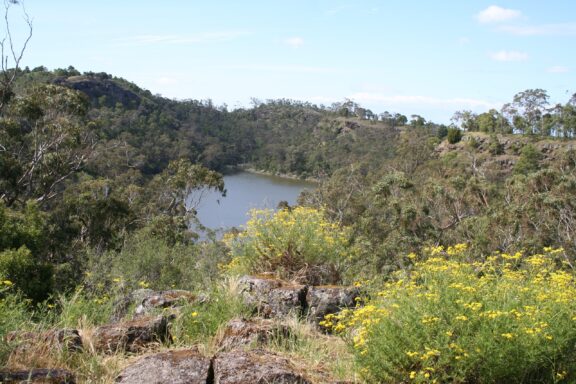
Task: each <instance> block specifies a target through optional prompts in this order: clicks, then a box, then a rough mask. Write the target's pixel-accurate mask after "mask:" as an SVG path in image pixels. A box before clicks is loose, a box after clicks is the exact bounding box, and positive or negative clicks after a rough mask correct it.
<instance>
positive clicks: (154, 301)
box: [136, 289, 206, 316]
mask: <svg viewBox="0 0 576 384" xmlns="http://www.w3.org/2000/svg"><path fill="white" fill-rule="evenodd" d="M197 300H201V301H205V300H206V299H205V298H199V297H198V296H196V295H194V294H193V293H192V292H190V291H185V290H181V289H173V290H169V291H158V292H152V294H150V295H148V296H146V297H145V298H144V299H142V301H141V302H140V305H138V307H136V316H142V315H148V314H150V312H151V311H152V310H154V309H156V308H173V307H177V306H178V305H182V304H186V303H191V302H194V301H197Z"/></svg>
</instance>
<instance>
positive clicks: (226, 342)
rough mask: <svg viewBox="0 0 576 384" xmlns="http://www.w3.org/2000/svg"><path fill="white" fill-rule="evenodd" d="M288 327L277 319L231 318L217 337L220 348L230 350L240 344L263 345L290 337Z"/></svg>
mask: <svg viewBox="0 0 576 384" xmlns="http://www.w3.org/2000/svg"><path fill="white" fill-rule="evenodd" d="M291 334H292V332H291V329H290V327H288V326H287V325H285V324H282V323H280V322H278V321H274V320H270V319H262V318H253V319H233V320H230V321H229V322H228V324H226V327H225V328H224V331H223V332H222V334H221V335H219V337H218V341H217V345H218V347H219V348H220V349H221V350H231V349H234V348H238V347H242V346H259V347H261V346H263V345H265V344H268V343H269V342H271V341H273V340H274V339H276V340H278V339H282V338H287V337H290V335H291Z"/></svg>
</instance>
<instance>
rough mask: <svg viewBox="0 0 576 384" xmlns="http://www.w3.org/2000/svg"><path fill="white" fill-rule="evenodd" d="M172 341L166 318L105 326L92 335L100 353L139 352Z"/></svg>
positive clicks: (145, 318) (144, 318) (157, 317)
mask: <svg viewBox="0 0 576 384" xmlns="http://www.w3.org/2000/svg"><path fill="white" fill-rule="evenodd" d="M167 340H170V333H169V331H168V318H167V317H166V316H156V317H142V318H140V319H137V320H131V321H125V322H120V323H113V324H107V325H103V326H101V327H98V328H96V330H95V331H94V333H93V334H92V343H93V345H94V349H95V350H96V351H97V352H100V353H116V352H139V351H141V350H142V349H144V348H145V347H147V346H149V345H150V344H154V343H160V342H163V341H167Z"/></svg>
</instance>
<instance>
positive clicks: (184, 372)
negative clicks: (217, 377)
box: [116, 350, 210, 384]
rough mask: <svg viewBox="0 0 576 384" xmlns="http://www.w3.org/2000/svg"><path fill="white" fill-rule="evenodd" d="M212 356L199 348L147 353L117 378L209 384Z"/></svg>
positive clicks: (136, 382)
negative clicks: (207, 355) (203, 353)
mask: <svg viewBox="0 0 576 384" xmlns="http://www.w3.org/2000/svg"><path fill="white" fill-rule="evenodd" d="M209 372H210V359H209V358H206V357H204V356H201V355H200V354H199V353H198V352H197V351H196V350H178V351H167V352H161V353H156V354H154V355H149V356H146V357H143V358H141V359H139V360H138V361H136V362H135V363H134V364H132V365H130V366H128V367H127V368H125V369H124V370H123V371H122V372H121V373H120V375H118V377H117V378H116V382H117V383H122V384H142V383H146V384H206V383H207V381H208V376H209Z"/></svg>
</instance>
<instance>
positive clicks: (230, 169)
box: [225, 164, 321, 184]
mask: <svg viewBox="0 0 576 384" xmlns="http://www.w3.org/2000/svg"><path fill="white" fill-rule="evenodd" d="M235 172H248V173H253V174H255V175H265V176H276V177H281V178H283V179H290V180H298V181H305V182H308V183H313V184H320V183H321V181H320V179H317V178H314V177H301V176H298V175H294V174H290V173H274V172H270V171H265V170H262V169H256V168H254V167H252V166H250V165H248V164H239V165H231V166H227V167H226V173H225V174H230V173H235Z"/></svg>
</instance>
